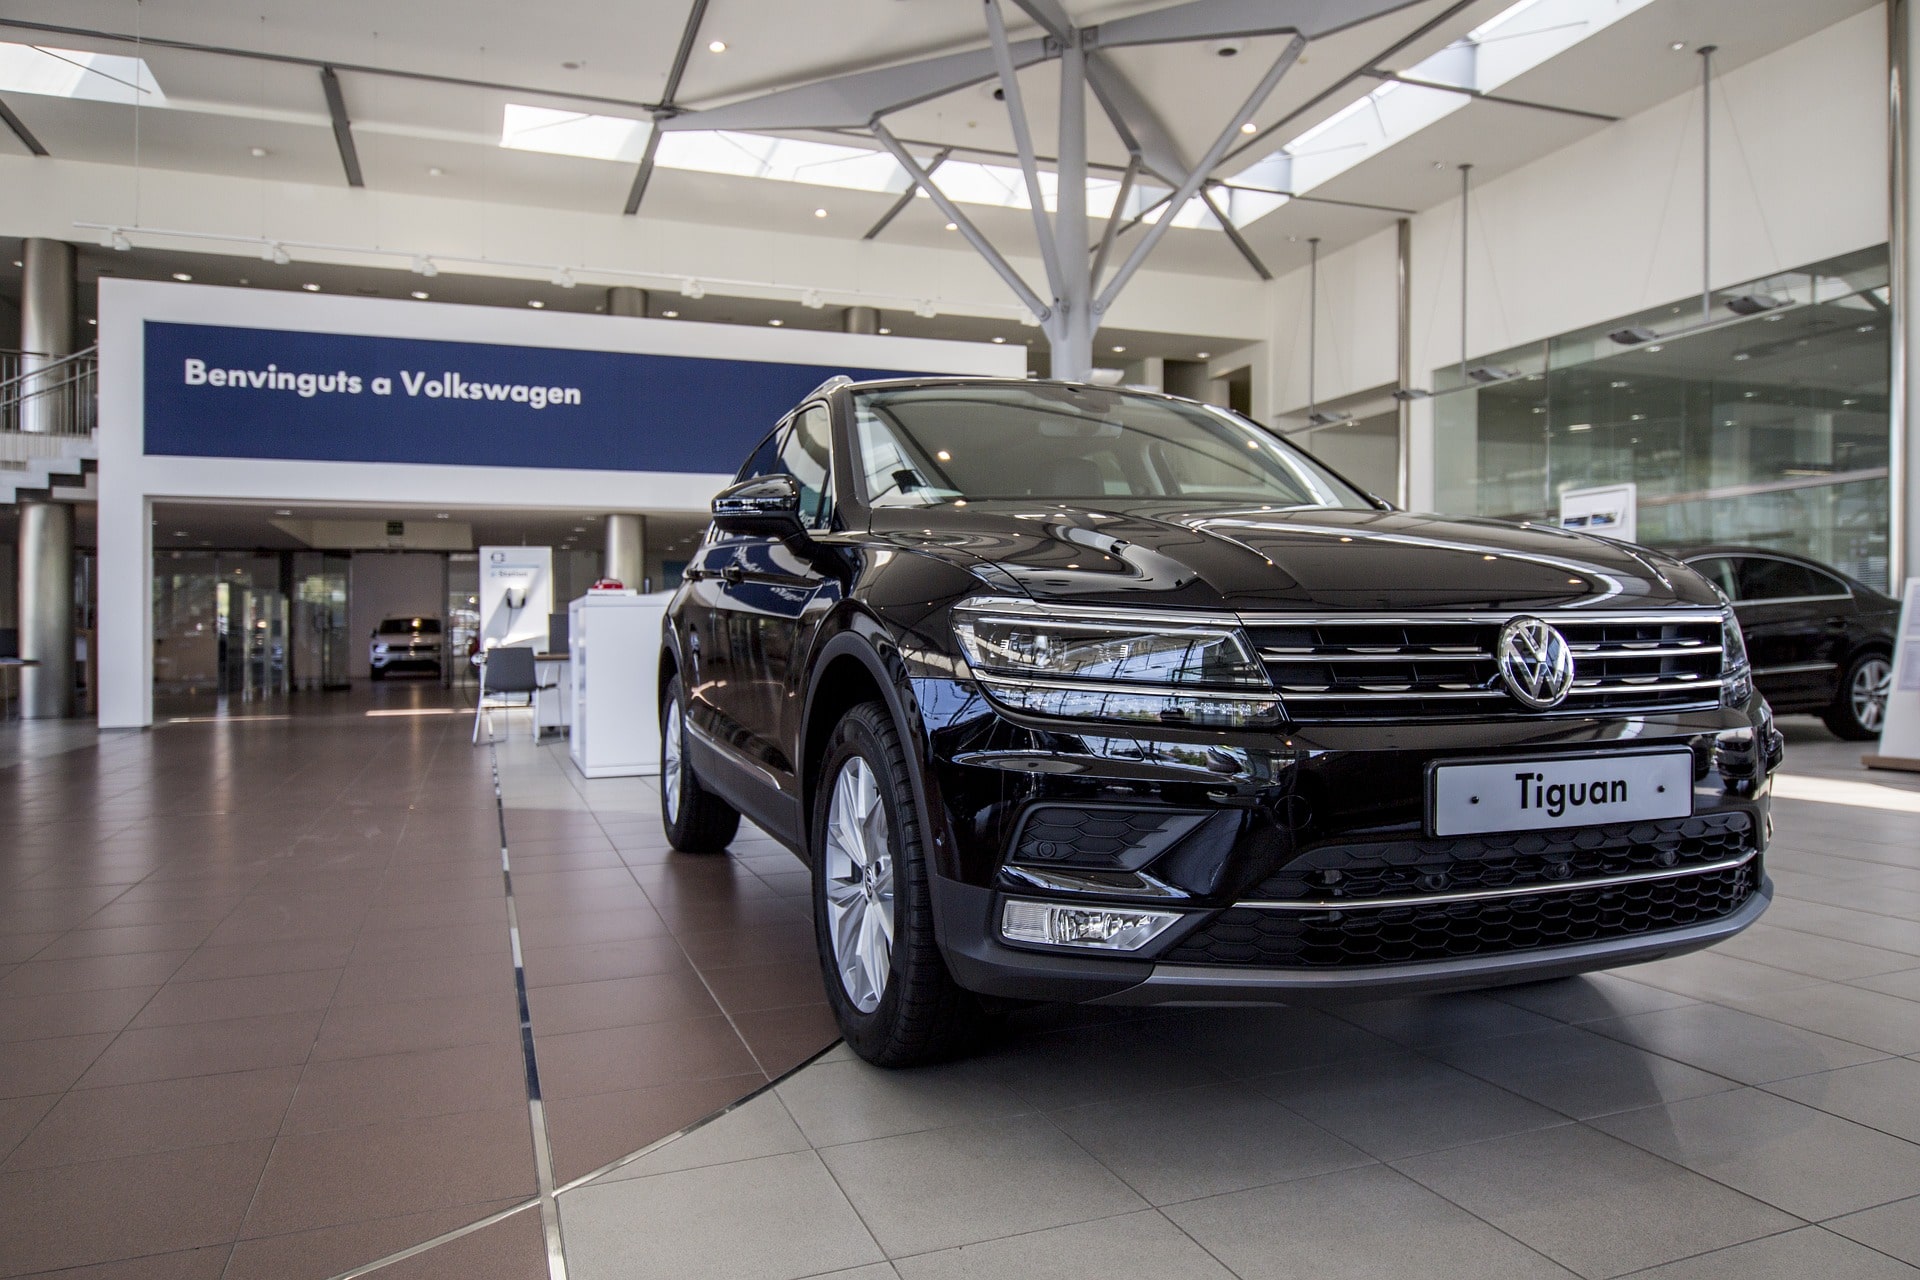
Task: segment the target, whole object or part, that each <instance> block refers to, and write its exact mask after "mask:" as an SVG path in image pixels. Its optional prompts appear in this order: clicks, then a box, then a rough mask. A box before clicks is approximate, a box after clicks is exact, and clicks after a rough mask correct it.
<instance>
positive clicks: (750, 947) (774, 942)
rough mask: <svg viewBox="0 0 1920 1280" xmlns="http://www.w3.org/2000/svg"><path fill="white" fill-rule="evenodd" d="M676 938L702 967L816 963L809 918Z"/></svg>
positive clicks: (689, 934)
mask: <svg viewBox="0 0 1920 1280" xmlns="http://www.w3.org/2000/svg"><path fill="white" fill-rule="evenodd" d="M678 937H679V940H680V945H681V946H683V947H685V948H686V949H687V955H688V956H689V957H690V958H691V959H692V960H693V963H694V964H695V965H696V966H698V967H699V968H701V969H732V968H738V967H739V966H741V965H752V964H801V963H808V964H817V963H818V960H817V956H818V954H819V953H818V951H817V950H816V949H815V945H814V941H813V922H812V921H811V920H795V921H793V922H791V923H788V924H764V925H755V926H751V927H748V928H740V929H718V930H715V931H714V932H712V933H683V934H680V935H678Z"/></svg>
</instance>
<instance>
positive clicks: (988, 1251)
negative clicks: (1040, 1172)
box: [894, 1210, 1233, 1280]
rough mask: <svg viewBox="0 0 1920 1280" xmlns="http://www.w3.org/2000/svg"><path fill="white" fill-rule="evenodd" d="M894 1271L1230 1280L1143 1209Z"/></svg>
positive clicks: (912, 1262)
mask: <svg viewBox="0 0 1920 1280" xmlns="http://www.w3.org/2000/svg"><path fill="white" fill-rule="evenodd" d="M894 1267H895V1269H896V1270H898V1272H899V1273H900V1276H901V1278H902V1280H976V1278H977V1277H980V1276H1008V1277H1013V1276H1018V1277H1020V1280H1087V1278H1089V1277H1099V1280H1233V1273H1232V1272H1230V1271H1228V1270H1227V1269H1226V1268H1225V1267H1223V1266H1221V1265H1220V1264H1219V1263H1218V1262H1216V1261H1214V1259H1213V1258H1212V1257H1211V1256H1210V1255H1209V1254H1208V1253H1207V1251H1206V1250H1205V1249H1202V1248H1201V1247H1200V1246H1199V1245H1197V1244H1195V1243H1194V1242H1193V1240H1192V1238H1191V1237H1190V1236H1188V1235H1187V1234H1186V1232H1184V1231H1182V1230H1180V1228H1178V1227H1176V1226H1174V1225H1173V1224H1172V1223H1171V1222H1168V1221H1167V1220H1166V1219H1165V1218H1163V1217H1161V1216H1160V1215H1159V1214H1158V1213H1155V1212H1153V1211H1151V1210H1144V1211H1142V1212H1140V1213H1123V1214H1121V1215H1120V1216H1119V1217H1117V1218H1101V1219H1098V1220H1097V1221H1094V1222H1078V1223H1075V1224H1074V1225H1072V1226H1069V1227H1054V1228H1053V1229H1052V1230H1049V1231H1031V1232H1028V1233H1027V1234H1025V1235H1018V1236H1009V1237H1007V1238H1006V1239H1003V1240H989V1241H986V1242H984V1243H982V1244H972V1245H965V1246H963V1247H961V1248H958V1249H943V1250H941V1251H940V1252H939V1253H923V1254H920V1255H918V1256H917V1257H911V1258H898V1259H895V1261H894Z"/></svg>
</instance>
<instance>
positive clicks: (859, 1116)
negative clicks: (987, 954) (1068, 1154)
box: [779, 1059, 1032, 1147]
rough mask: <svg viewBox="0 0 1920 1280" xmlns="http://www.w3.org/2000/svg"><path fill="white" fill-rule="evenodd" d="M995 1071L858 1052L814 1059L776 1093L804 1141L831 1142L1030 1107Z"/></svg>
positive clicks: (981, 1066) (968, 1064) (988, 1117)
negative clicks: (881, 1060)
mask: <svg viewBox="0 0 1920 1280" xmlns="http://www.w3.org/2000/svg"><path fill="white" fill-rule="evenodd" d="M997 1074H998V1073H997V1072H996V1071H995V1069H994V1068H993V1067H992V1066H990V1065H989V1064H985V1063H980V1062H956V1063H952V1064H950V1065H944V1066H937V1067H923V1068H920V1069H918V1070H914V1071H885V1070H882V1069H881V1068H879V1067H874V1066H869V1065H868V1064H867V1063H865V1062H861V1061H859V1060H858V1059H855V1060H853V1061H850V1062H817V1063H815V1064H813V1065H812V1066H810V1067H808V1068H807V1069H806V1070H804V1071H802V1072H800V1073H799V1074H798V1075H795V1076H793V1077H791V1078H789V1079H788V1080H786V1081H785V1082H784V1083H782V1084H781V1086H780V1088H779V1094H780V1099H781V1101H782V1102H784V1103H785V1104H786V1107H787V1110H788V1111H789V1112H791V1113H792V1115H793V1118H794V1121H795V1122H796V1123H797V1124H799V1126H800V1130H801V1132H803V1133H805V1134H806V1136H807V1139H808V1141H810V1142H812V1143H813V1145H814V1146H816V1147H830V1146H836V1145H838V1144H840V1143H843V1142H864V1141H865V1140H867V1139H869V1138H885V1137H891V1136H892V1135H894V1134H899V1133H914V1132H917V1131H919V1130H921V1129H938V1128H942V1127H944V1126H946V1125H952V1124H968V1123H971V1122H973V1121H977V1120H992V1119H997V1118H999V1117H1001V1116H1009V1115H1017V1114H1019V1113H1021V1112H1024V1111H1030V1110H1032V1107H1031V1105H1030V1104H1029V1103H1027V1102H1026V1101H1025V1100H1024V1099H1022V1098H1021V1097H1020V1095H1019V1094H1017V1093H1015V1092H1014V1091H1013V1090H1011V1089H1009V1088H1007V1086H1006V1085H1004V1084H1002V1083H1001V1082H1000V1081H999V1080H997V1079H995V1078H994V1077H995V1076H996V1075H997Z"/></svg>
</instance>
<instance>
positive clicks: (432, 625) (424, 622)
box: [380, 618, 440, 636]
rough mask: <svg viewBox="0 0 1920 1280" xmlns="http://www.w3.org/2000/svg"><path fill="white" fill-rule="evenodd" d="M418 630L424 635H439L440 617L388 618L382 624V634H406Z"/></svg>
mask: <svg viewBox="0 0 1920 1280" xmlns="http://www.w3.org/2000/svg"><path fill="white" fill-rule="evenodd" d="M416 632H417V633H418V634H420V635H423V636H437V635H439V634H440V619H438V618H388V619H387V620H386V621H385V622H383V623H381V624H380V634H381V635H383V636H405V635H413V634H415V633H416Z"/></svg>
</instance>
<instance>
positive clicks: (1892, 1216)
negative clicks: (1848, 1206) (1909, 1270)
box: [1825, 1198, 1920, 1266]
mask: <svg viewBox="0 0 1920 1280" xmlns="http://www.w3.org/2000/svg"><path fill="white" fill-rule="evenodd" d="M1825 1225H1826V1226H1827V1228H1828V1229H1829V1230H1832V1231H1837V1232H1839V1233H1840V1234H1841V1235H1843V1236H1845V1237H1847V1239H1849V1240H1858V1241H1859V1242H1860V1243H1861V1244H1864V1245H1867V1246H1869V1247H1871V1248H1874V1249H1878V1250H1879V1251H1880V1252H1882V1253H1886V1254H1891V1255H1893V1256H1894V1257H1896V1258H1898V1259H1900V1260H1901V1261H1902V1262H1909V1263H1912V1264H1913V1265H1915V1266H1920V1198H1915V1199H1912V1200H1899V1201H1896V1202H1894V1203H1893V1204H1883V1205H1881V1206H1880V1207H1879V1208H1877V1209H1868V1210H1866V1211H1865V1212H1863V1213H1855V1214H1849V1215H1848V1216H1846V1217H1844V1218H1835V1219H1834V1220H1833V1221H1831V1222H1829V1223H1827V1224H1825Z"/></svg>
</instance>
